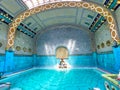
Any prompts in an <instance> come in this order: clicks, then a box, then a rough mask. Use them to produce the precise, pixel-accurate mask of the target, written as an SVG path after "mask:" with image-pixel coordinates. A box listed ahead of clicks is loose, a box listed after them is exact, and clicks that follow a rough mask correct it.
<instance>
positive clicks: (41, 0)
mask: <svg viewBox="0 0 120 90" xmlns="http://www.w3.org/2000/svg"><path fill="white" fill-rule="evenodd" d="M22 1H23V2H24V3H25V4H26V5H27V7H28V8H29V9H31V8H34V7H37V6H40V5H43V4H46V3H52V2H60V1H82V0H22Z"/></svg>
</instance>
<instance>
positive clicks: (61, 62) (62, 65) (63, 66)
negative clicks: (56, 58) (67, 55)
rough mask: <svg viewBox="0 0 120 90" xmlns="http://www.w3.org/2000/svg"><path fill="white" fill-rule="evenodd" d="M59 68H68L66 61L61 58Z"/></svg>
mask: <svg viewBox="0 0 120 90" xmlns="http://www.w3.org/2000/svg"><path fill="white" fill-rule="evenodd" d="M59 68H67V64H66V63H65V61H64V59H63V58H61V60H60V64H59Z"/></svg>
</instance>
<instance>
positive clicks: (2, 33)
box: [0, 22, 8, 54]
mask: <svg viewBox="0 0 120 90" xmlns="http://www.w3.org/2000/svg"><path fill="white" fill-rule="evenodd" d="M7 31H8V26H7V25H6V24H4V23H2V22H0V43H1V44H2V46H1V47H0V53H2V54H5V47H6V43H7Z"/></svg>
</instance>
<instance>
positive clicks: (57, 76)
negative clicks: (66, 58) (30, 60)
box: [0, 69, 105, 90]
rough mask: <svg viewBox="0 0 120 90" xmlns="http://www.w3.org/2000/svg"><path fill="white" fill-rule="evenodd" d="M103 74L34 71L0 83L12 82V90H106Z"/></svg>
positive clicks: (79, 70)
mask: <svg viewBox="0 0 120 90" xmlns="http://www.w3.org/2000/svg"><path fill="white" fill-rule="evenodd" d="M101 74H102V72H101V71H98V70H97V69H72V70H69V71H56V70H53V69H33V70H30V71H27V72H24V73H21V74H18V75H14V76H11V77H9V78H6V79H4V80H2V81H0V82H11V83H12V85H11V88H21V89H22V90H92V88H93V87H99V88H100V89H101V90H105V89H104V79H103V78H102V76H101Z"/></svg>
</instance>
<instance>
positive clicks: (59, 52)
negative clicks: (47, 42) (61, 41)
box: [56, 46, 71, 69]
mask: <svg viewBox="0 0 120 90" xmlns="http://www.w3.org/2000/svg"><path fill="white" fill-rule="evenodd" d="M68 57H69V52H68V49H67V48H66V47H64V46H59V47H58V48H57V49H56V58H58V60H59V64H57V68H59V69H67V68H70V67H71V66H70V65H69V63H68V62H67V61H66V60H67V59H68Z"/></svg>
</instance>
